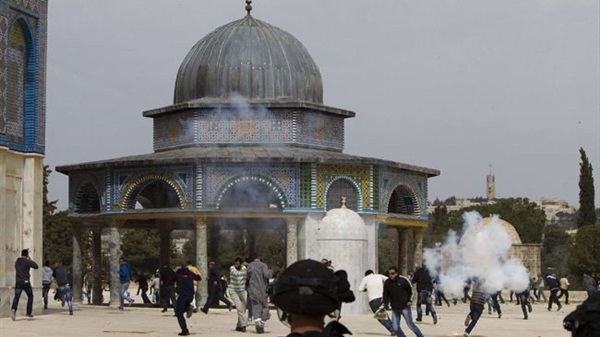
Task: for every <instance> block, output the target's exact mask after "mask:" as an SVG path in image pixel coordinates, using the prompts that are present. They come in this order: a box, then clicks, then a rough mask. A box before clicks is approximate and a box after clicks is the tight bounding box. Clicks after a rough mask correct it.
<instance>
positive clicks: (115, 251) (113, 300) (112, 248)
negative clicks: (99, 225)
mask: <svg viewBox="0 0 600 337" xmlns="http://www.w3.org/2000/svg"><path fill="white" fill-rule="evenodd" d="M121 223H122V222H119V221H115V220H113V221H110V222H109V223H108V237H109V238H108V265H109V268H110V271H109V274H110V301H109V302H108V304H109V306H110V307H111V308H116V307H118V306H119V305H120V296H119V289H120V285H121V283H120V281H119V258H120V257H121V254H122V251H121V235H120V234H119V226H120V225H121Z"/></svg>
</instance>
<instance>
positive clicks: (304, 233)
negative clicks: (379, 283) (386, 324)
mask: <svg viewBox="0 0 600 337" xmlns="http://www.w3.org/2000/svg"><path fill="white" fill-rule="evenodd" d="M365 220H366V221H365ZM300 233H301V235H300V239H299V252H300V254H299V255H300V258H301V259H305V258H308V259H313V260H320V259H322V258H326V259H329V260H331V261H332V264H333V267H334V268H335V269H336V270H338V269H344V270H345V271H346V272H347V273H348V281H349V282H350V287H351V289H352V291H354V295H355V296H356V300H355V301H354V302H353V303H349V304H344V305H343V306H342V315H349V314H365V313H368V312H370V311H369V303H368V300H367V298H366V296H363V294H361V293H359V292H358V286H359V285H360V281H361V280H362V278H363V277H364V272H365V271H366V270H367V269H375V266H377V241H376V238H377V225H376V222H375V219H374V218H373V219H369V217H368V216H367V217H365V216H363V217H361V215H359V214H358V213H356V212H354V211H353V210H351V209H347V208H345V207H343V208H336V209H332V210H330V211H329V212H327V214H326V215H325V216H324V217H323V218H322V219H319V218H312V217H310V216H309V217H307V221H306V222H305V223H304V226H301V228H300Z"/></svg>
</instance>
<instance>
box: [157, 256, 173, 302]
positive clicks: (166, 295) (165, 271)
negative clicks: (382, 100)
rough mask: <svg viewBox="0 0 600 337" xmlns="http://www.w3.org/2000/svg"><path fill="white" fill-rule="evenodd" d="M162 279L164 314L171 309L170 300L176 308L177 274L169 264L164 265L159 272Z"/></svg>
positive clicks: (161, 297)
mask: <svg viewBox="0 0 600 337" xmlns="http://www.w3.org/2000/svg"><path fill="white" fill-rule="evenodd" d="M159 277H160V291H159V294H160V303H161V305H162V308H163V309H162V312H166V311H167V309H168V308H169V300H170V301H171V304H172V305H173V308H175V303H176V302H175V280H176V278H175V272H174V271H173V269H171V267H169V265H168V264H165V265H163V266H162V267H161V268H160V271H159Z"/></svg>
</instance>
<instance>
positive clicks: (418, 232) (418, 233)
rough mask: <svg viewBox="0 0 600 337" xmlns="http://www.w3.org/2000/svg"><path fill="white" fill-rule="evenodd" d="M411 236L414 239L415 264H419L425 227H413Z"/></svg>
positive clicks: (421, 258)
mask: <svg viewBox="0 0 600 337" xmlns="http://www.w3.org/2000/svg"><path fill="white" fill-rule="evenodd" d="M413 231H414V235H413V238H414V240H415V259H414V262H415V265H417V266H421V265H423V232H424V231H425V228H422V227H418V228H414V229H413Z"/></svg>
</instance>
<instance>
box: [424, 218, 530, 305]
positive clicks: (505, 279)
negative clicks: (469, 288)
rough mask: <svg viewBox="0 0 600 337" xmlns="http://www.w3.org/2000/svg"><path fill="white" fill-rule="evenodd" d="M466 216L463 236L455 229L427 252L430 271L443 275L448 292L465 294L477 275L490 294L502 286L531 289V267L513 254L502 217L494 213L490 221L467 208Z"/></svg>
mask: <svg viewBox="0 0 600 337" xmlns="http://www.w3.org/2000/svg"><path fill="white" fill-rule="evenodd" d="M463 219H464V224H463V231H462V232H463V234H462V237H461V238H459V237H458V235H457V234H456V233H455V232H454V231H452V230H451V231H449V233H448V236H447V238H446V241H445V242H444V243H443V244H442V245H441V246H440V247H438V248H434V249H425V252H424V253H423V258H424V261H425V264H426V266H427V268H428V269H429V272H430V273H431V275H432V276H434V277H435V276H437V277H439V281H440V284H441V286H442V288H443V290H444V292H445V293H446V294H449V295H451V296H452V297H461V296H462V294H463V288H464V287H465V282H466V281H467V280H469V279H473V278H478V279H479V281H480V282H481V285H482V290H483V291H485V292H487V293H490V294H491V293H493V292H496V291H498V290H502V289H509V290H514V291H517V292H521V291H523V290H525V289H527V287H528V285H529V275H528V273H527V269H526V268H525V267H524V266H523V265H522V264H521V262H520V261H519V260H516V259H513V258H511V257H510V256H509V251H510V247H511V245H512V240H511V238H510V236H509V235H508V233H507V232H506V231H505V230H504V229H503V227H502V225H501V224H500V221H499V220H500V219H499V217H498V216H497V215H494V216H492V219H491V221H490V222H489V224H487V225H485V224H483V223H482V222H481V221H482V217H481V215H480V214H479V213H477V212H467V213H465V214H463ZM459 239H460V241H459Z"/></svg>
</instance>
